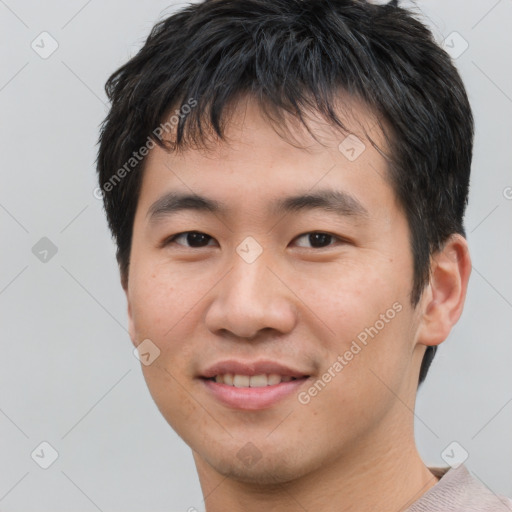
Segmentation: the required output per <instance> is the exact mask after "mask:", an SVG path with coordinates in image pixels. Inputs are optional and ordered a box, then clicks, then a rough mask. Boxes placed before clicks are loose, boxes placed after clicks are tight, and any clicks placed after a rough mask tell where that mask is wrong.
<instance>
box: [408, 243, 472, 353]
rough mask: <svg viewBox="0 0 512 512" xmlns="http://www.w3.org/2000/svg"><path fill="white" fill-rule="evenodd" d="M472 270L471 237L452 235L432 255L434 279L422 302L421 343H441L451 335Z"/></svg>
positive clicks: (419, 340)
mask: <svg viewBox="0 0 512 512" xmlns="http://www.w3.org/2000/svg"><path fill="white" fill-rule="evenodd" d="M470 274H471V258H470V255H469V250H468V244H467V241H466V239H465V238H464V237H462V236H461V235H452V236H451V237H450V238H449V239H448V241H447V242H446V243H445V245H444V246H443V248H442V249H441V250H440V251H438V252H437V253H435V254H434V255H433V256H432V259H431V268H430V281H429V284H428V286H427V287H426V288H425V290H424V293H423V296H422V299H421V301H420V305H419V307H420V308H421V319H420V328H419V333H418V338H417V342H418V343H419V344H422V345H428V346H432V345H439V344H440V343H442V342H443V341H444V340H445V339H446V338H447V337H448V334H449V333H450V331H451V329H452V327H453V326H454V325H455V324H456V323H457V321H458V320H459V318H460V315H461V314H462V309H463V307H464V301H465V299H466V291H467V286H468V281H469V276H470Z"/></svg>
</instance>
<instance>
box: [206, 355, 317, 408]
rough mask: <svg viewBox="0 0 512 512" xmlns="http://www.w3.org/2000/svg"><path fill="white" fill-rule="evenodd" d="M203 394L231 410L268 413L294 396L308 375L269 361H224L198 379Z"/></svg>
mask: <svg viewBox="0 0 512 512" xmlns="http://www.w3.org/2000/svg"><path fill="white" fill-rule="evenodd" d="M199 377H200V380H201V381H202V383H203V385H204V386H205V388H206V391H207V393H208V394H209V395H210V396H211V397H212V398H213V399H214V400H216V401H218V402H220V403H221V404H223V405H224V406H227V407H229V408H231V409H244V410H259V409H268V408H270V407H272V406H274V405H276V404H277V403H278V402H280V401H282V400H283V399H285V398H286V397H290V395H293V393H294V392H295V394H296V393H298V390H299V388H300V387H302V386H303V385H305V383H306V382H307V381H308V380H309V379H310V377H311V375H309V374H306V373H303V372H301V371H299V370H293V369H291V368H289V367H286V366H283V365H281V364H278V363H275V362H270V361H258V362H251V363H247V362H237V361H225V362H221V363H218V364H215V365H213V366H211V367H210V368H208V369H207V370H205V371H204V372H203V374H202V375H200V376H199Z"/></svg>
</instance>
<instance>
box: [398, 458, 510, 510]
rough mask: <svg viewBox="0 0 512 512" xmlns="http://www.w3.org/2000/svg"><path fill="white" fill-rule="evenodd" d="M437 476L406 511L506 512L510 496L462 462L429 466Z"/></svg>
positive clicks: (508, 507) (508, 508)
mask: <svg viewBox="0 0 512 512" xmlns="http://www.w3.org/2000/svg"><path fill="white" fill-rule="evenodd" d="M429 469H430V471H432V473H434V475H435V476H437V477H438V478H441V479H440V480H439V482H437V484H436V485H434V487H431V488H430V489H429V490H428V491H427V492H426V493H425V494H424V495H423V496H422V497H421V498H420V499H419V500H418V501H416V502H415V503H413V504H412V505H411V506H410V507H409V508H408V509H407V510H406V512H510V511H512V500H511V499H509V498H505V497H503V496H498V495H497V494H495V493H494V492H493V491H491V490H490V489H488V488H487V487H486V486H485V485H484V484H483V483H482V482H480V480H478V479H477V478H475V477H473V476H472V475H471V474H470V473H469V471H468V470H467V469H466V467H465V466H464V465H461V466H459V467H457V468H456V469H452V468H429Z"/></svg>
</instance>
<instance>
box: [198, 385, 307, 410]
mask: <svg viewBox="0 0 512 512" xmlns="http://www.w3.org/2000/svg"><path fill="white" fill-rule="evenodd" d="M308 380H309V377H302V378H300V379H297V380H291V381H289V382H280V383H279V384H274V385H272V386H264V387H260V388H237V387H235V386H230V385H228V384H221V383H219V382H215V381H212V380H207V379H201V382H202V383H203V385H204V386H205V387H206V388H207V391H208V392H210V393H211V394H212V395H213V396H214V397H215V398H216V399H217V400H219V401H220V402H221V403H223V404H224V405H227V406H228V407H231V408H232V409H245V410H249V411H255V410H258V409H267V408H269V407H272V406H273V405H275V404H276V403H277V402H279V401H280V400H282V399H284V398H285V397H287V396H289V395H291V394H292V393H294V392H295V394H296V393H297V392H298V389H299V388H300V387H301V386H303V385H304V383H305V382H306V381H308Z"/></svg>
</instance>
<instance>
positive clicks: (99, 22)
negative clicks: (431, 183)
mask: <svg viewBox="0 0 512 512" xmlns="http://www.w3.org/2000/svg"><path fill="white" fill-rule="evenodd" d="M178 5H179V4H177V3H174V4H170V3H169V2H163V1H153V2H136V1H133V0H131V1H121V0H111V1H106V2H105V1H102V2H101V1H99V0H90V1H88V2H87V1H84V0H74V1H69V0H68V1H63V0H60V1H59V0H51V1H46V2H36V1H35V0H25V1H20V0H6V1H3V0H0V34H1V36H0V62H1V66H0V109H1V126H0V130H1V133H0V141H1V144H2V152H1V172H2V187H1V189H0V225H1V234H2V242H3V243H2V250H1V255H2V256H1V273H0V315H1V324H0V325H1V340H2V341H1V357H0V461H1V462H0V510H3V511H24V512H27V511H36V510H37V511H53V512H58V511H70V510H73V511H94V510H103V511H114V510H119V511H121V510H123V511H142V510H144V511H149V510H152V511H153V510H155V511H156V510H166V511H186V510H187V509H188V508H189V507H195V508H196V509H197V510H203V509H204V506H203V503H202V497H201V493H200V488H199V483H198V479H197V476H196V473H195V469H194V465H193V461H192V457H191V454H190V450H189V449H188V447H187V446H186V445H184V443H183V442H182V441H181V440H180V439H179V438H178V437H177V436H176V434H175V433H174V432H173V431H172V430H171V428H170V427H169V426H168V425H167V424H166V423H165V421H164V420H163V418H161V416H160V414H159V412H158V411H157V409H156V406H155V405H154V404H153V402H152V400H151V398H150V395H149V393H148V391H147V389H146V386H145V382H144V380H143V378H142V374H141V371H140V366H139V364H140V363H139V362H138V361H137V360H136V359H135V357H134V356H133V354H132V345H131V343H130V341H129V338H128V334H127V332H126V326H127V320H126V304H125V298H124V295H123V293H122V290H121V287H120V285H119V280H118V274H117V268H116V263H115V258H114V245H113V243H112V241H111V239H110V235H109V232H108V231H107V227H106V222H105V219H104V215H103V212H102V205H101V202H100V201H99V200H97V199H96V198H95V197H94V196H93V190H94V188H95V187H96V182H95V167H94V160H95V157H96V141H97V136H98V126H99V123H100V122H101V121H102V119H103V118H104V116H105V114H106V112H107V105H106V97H105V94H104V92H103V85H104V83H105V80H106V79H107V77H108V76H109V74H110V73H111V72H113V71H114V70H115V69H116V68H117V67H119V66H120V65H121V64H122V63H124V62H125V61H126V60H127V59H128V57H130V56H132V55H133V54H134V53H135V52H136V51H137V49H138V48H139V47H140V46H141V45H142V43H143V41H144V39H145V37H146V36H147V34H148V32H149V30H150V29H151V27H152V26H153V24H154V23H155V22H156V21H157V20H158V19H160V18H161V17H162V16H164V15H165V14H168V13H170V12H172V11H173V10H174V9H176V8H177V6H178ZM181 5H183V4H181ZM416 9H417V11H418V12H422V13H423V15H424V16H425V18H424V19H425V20H426V21H427V23H428V24H429V25H430V26H431V27H432V28H433V30H434V34H435V37H436V39H437V40H439V41H443V40H445V38H446V40H447V41H448V44H449V45H451V46H452V47H453V48H452V51H454V52H457V53H460V52H461V51H462V50H463V49H464V47H465V43H464V41H467V43H468V44H469V46H468V48H467V49H466V51H465V52H464V53H462V54H461V55H459V56H458V57H457V58H456V60H455V62H456V64H457V66H458V68H459V70H460V72H461V74H462V77H463V79H464V81H465V84H466V86H467V89H468V94H469V97H470V101H471V102H472V106H473V109H474V114H475V118H476V128H477V132H476V141H475V144H476V146H475V156H474V164H473V175H472V189H471V196H470V206H469V209H468V212H467V216H466V225H467V229H468V239H469V243H470V248H471V251H472V257H473V265H474V268H473V274H472V277H471V281H470V286H469V297H468V300H467V304H466V308H465V311H464V314H463V316H462V318H461V320H460V322H459V323H458V325H457V326H456V327H455V329H454V331H453V333H452V335H451V336H450V338H449V339H448V340H447V342H446V343H444V344H443V345H442V347H441V349H440V351H439V352H438V355H437V357H436V360H435V362H434V365H433V367H432V369H431V372H430V375H429V377H428V379H427V382H426V384H425V385H424V387H423V389H421V390H420V392H419V398H418V405H417V410H416V436H417V441H418V445H419V448H420V452H421V454H422V456H423V457H424V460H425V462H426V463H427V464H429V465H442V466H445V465H446V464H445V462H444V461H443V459H442V456H441V454H442V453H443V451H444V450H445V448H446V447H447V446H448V445H449V444H450V443H452V442H453V441H456V442H457V443H459V445H460V446H461V447H463V448H464V449H465V450H467V452H468V453H469V458H468V460H467V462H466V464H467V466H468V467H469V469H470V470H471V471H472V473H473V474H474V475H475V476H476V477H477V478H479V479H480V480H482V481H483V482H484V483H485V484H486V485H487V486H488V487H490V488H491V489H492V490H493V491H495V492H497V493H501V494H507V495H511V496H512V428H511V427H512V372H510V362H511V360H512V322H511V321H510V318H511V316H512V315H511V313H512V292H511V289H512V273H511V272H510V261H512V258H511V256H512V229H511V227H512V226H511V224H512V215H511V213H512V200H511V199H510V198H512V188H509V187H512V173H511V172H510V165H511V164H510V162H511V161H512V139H511V133H512V131H511V128H512V121H511V120H512V80H511V78H512V76H511V69H510V48H512V31H511V29H510V22H511V20H512V0H500V1H496V0H479V1H471V2H470V1H467V0H456V1H455V0H451V1H450V2H446V1H444V0H430V1H421V2H418V4H417V7H416ZM43 31H47V32H48V33H49V34H51V37H52V38H53V39H54V40H56V41H57V43H58V45H59V46H58V49H57V50H56V51H55V52H54V53H53V54H52V55H50V56H49V57H47V58H46V59H43V58H42V57H41V56H40V54H39V53H36V51H35V50H34V49H33V48H32V47H31V44H32V42H33V41H34V45H35V46H36V45H37V46H36V48H37V49H38V51H39V52H43V51H49V50H50V49H51V44H52V41H51V40H50V39H49V38H48V36H40V34H41V32H43ZM454 31H455V32H457V33H458V34H459V35H460V36H459V35H453V34H452V33H453V32H454ZM461 37H462V38H463V39H461ZM45 38H46V39H45ZM43 237H47V238H48V239H49V240H51V242H52V243H53V244H54V246H56V248H57V249H58V252H57V253H56V254H55V255H52V252H51V247H49V246H48V245H45V244H48V242H47V241H42V242H39V241H40V239H41V238H43ZM38 242H39V244H40V245H37V246H36V249H34V251H33V249H32V248H33V247H34V246H35V245H36V244H37V243H38ZM45 249H46V250H48V251H49V252H48V253H44V250H45ZM34 252H35V254H34ZM41 258H42V259H43V260H44V258H46V261H41ZM43 441H46V442H48V443H50V445H52V446H53V447H54V449H55V450H56V451H57V452H58V458H57V460H56V461H55V462H54V463H53V464H52V465H51V466H50V467H49V468H48V469H42V468H41V467H40V466H39V465H38V464H44V463H45V462H46V463H49V462H51V452H50V450H49V449H48V448H45V447H44V446H43V447H40V446H39V445H40V443H41V442H43ZM34 450H35V452H34ZM41 450H42V451H41ZM32 452H34V453H35V455H34V458H32V457H31V453H32ZM456 452H457V453H458V454H460V453H461V448H459V447H458V446H456ZM37 454H39V455H37ZM36 461H37V462H38V463H36Z"/></svg>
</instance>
